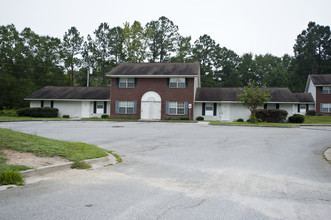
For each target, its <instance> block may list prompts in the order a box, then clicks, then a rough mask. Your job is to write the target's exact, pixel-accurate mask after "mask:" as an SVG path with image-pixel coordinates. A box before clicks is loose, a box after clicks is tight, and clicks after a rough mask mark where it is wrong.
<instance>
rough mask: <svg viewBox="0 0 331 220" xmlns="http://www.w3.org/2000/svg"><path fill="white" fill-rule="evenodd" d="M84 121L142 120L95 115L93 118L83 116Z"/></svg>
mask: <svg viewBox="0 0 331 220" xmlns="http://www.w3.org/2000/svg"><path fill="white" fill-rule="evenodd" d="M82 120H84V121H89V120H91V121H95V120H97V121H138V120H140V119H139V118H98V117H93V118H82Z"/></svg>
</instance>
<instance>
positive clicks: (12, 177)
mask: <svg viewBox="0 0 331 220" xmlns="http://www.w3.org/2000/svg"><path fill="white" fill-rule="evenodd" d="M9 184H15V185H23V184H24V179H23V176H22V174H20V173H19V172H18V171H13V170H7V171H1V172H0V185H9Z"/></svg>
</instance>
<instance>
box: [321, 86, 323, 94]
mask: <svg viewBox="0 0 331 220" xmlns="http://www.w3.org/2000/svg"><path fill="white" fill-rule="evenodd" d="M321 94H323V86H321Z"/></svg>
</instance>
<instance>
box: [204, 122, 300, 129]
mask: <svg viewBox="0 0 331 220" xmlns="http://www.w3.org/2000/svg"><path fill="white" fill-rule="evenodd" d="M209 125H212V126H238V127H261V128H263V127H269V128H300V125H294V126H281V125H280V126H277V125H247V124H243V125H240V124H211V123H209Z"/></svg>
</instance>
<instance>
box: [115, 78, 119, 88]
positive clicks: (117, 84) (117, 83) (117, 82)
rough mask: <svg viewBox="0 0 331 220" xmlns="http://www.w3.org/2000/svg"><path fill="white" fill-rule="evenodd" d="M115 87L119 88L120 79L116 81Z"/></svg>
mask: <svg viewBox="0 0 331 220" xmlns="http://www.w3.org/2000/svg"><path fill="white" fill-rule="evenodd" d="M116 86H117V88H118V87H119V86H120V78H117V79H116Z"/></svg>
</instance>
